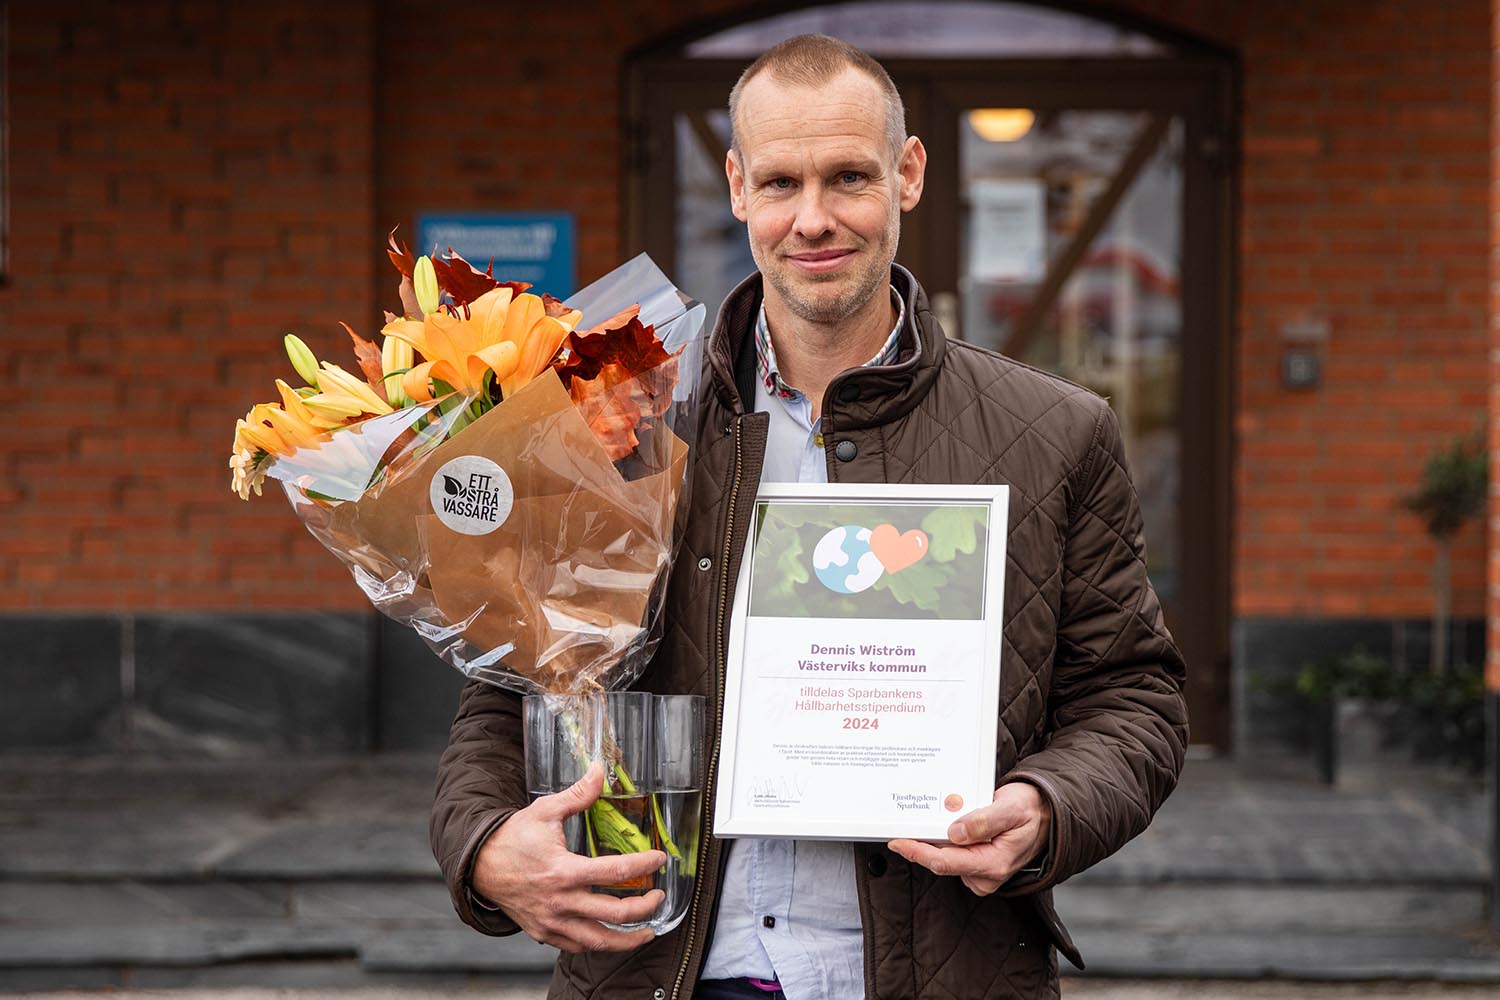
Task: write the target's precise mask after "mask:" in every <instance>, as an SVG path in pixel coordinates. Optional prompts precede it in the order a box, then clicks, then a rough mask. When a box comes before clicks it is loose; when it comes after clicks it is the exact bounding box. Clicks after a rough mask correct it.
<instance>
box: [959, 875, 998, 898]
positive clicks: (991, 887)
mask: <svg viewBox="0 0 1500 1000" xmlns="http://www.w3.org/2000/svg"><path fill="white" fill-rule="evenodd" d="M963 883H964V885H965V886H967V887H968V889H969V891H970V892H972V893H973V894H974V895H976V896H988V895H990V894H991V893H993V892H994V891H995V890H996V889H999V888H1000V886H1001V883H1000V882H997V881H996V880H994V879H992V878H981V877H979V876H977V875H965V876H964V877H963Z"/></svg>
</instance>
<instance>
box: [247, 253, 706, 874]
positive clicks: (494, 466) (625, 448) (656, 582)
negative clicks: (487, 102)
mask: <svg viewBox="0 0 1500 1000" xmlns="http://www.w3.org/2000/svg"><path fill="white" fill-rule="evenodd" d="M388 255H389V257H390V259H391V261H392V262H393V263H394V264H395V266H396V268H397V270H398V271H399V272H400V273H401V284H400V294H401V301H402V315H400V316H397V315H394V314H392V313H386V324H385V326H384V328H383V330H382V331H381V333H382V335H383V340H382V342H381V344H380V345H379V346H377V345H376V344H375V343H374V342H372V341H369V340H366V339H364V338H363V337H361V336H360V335H359V334H357V333H355V332H354V331H353V330H352V329H350V328H349V327H348V326H347V325H345V327H344V329H345V330H346V331H347V332H348V334H349V336H350V338H351V341H352V343H353V348H354V356H355V358H356V360H357V362H358V372H357V373H356V372H352V371H348V370H346V369H344V368H342V367H340V366H338V365H336V364H333V363H331V362H328V361H322V362H319V361H318V360H317V359H316V358H315V357H314V356H313V354H312V352H311V351H310V350H309V349H308V348H307V346H306V345H305V344H304V343H303V342H302V341H301V340H299V339H298V338H297V337H296V336H294V335H291V334H288V335H287V337H286V339H285V344H286V349H287V353H288V355H289V357H290V360H291V362H292V366H293V368H294V369H295V370H296V373H297V375H298V376H300V379H301V381H302V382H304V383H305V384H304V385H300V386H294V385H292V384H290V383H288V382H286V381H282V380H277V382H276V388H277V390H278V393H279V396H280V399H279V401H278V402H272V403H261V404H258V405H256V406H254V407H252V408H251V409H250V411H249V412H248V413H247V414H246V415H245V416H244V418H243V419H241V420H240V421H239V422H238V423H237V424H236V425H235V435H234V451H233V454H232V456H231V457H230V460H229V465H230V468H231V470H232V475H233V481H232V487H233V489H234V490H235V492H237V493H238V494H239V495H240V496H241V497H242V498H245V499H248V497H249V494H250V493H251V492H252V491H253V492H255V493H257V494H259V493H260V492H261V488H262V484H263V482H264V480H265V479H266V478H271V479H274V480H278V481H280V482H281V484H282V487H283V489H284V490H285V492H286V496H287V498H288V500H289V501H290V502H291V505H292V509H293V510H294V511H295V512H296V514H297V516H298V517H299V518H300V519H301V520H302V522H303V524H305V525H306V526H307V529H308V530H309V531H310V532H311V533H312V534H313V536H314V537H316V538H317V539H318V541H320V542H321V543H322V544H323V545H324V546H325V547H326V548H327V549H328V550H329V551H330V552H332V553H333V554H334V555H335V556H337V557H338V558H339V559H340V560H342V561H343V562H344V564H345V565H346V566H347V567H348V568H349V571H350V572H351V573H352V574H353V577H354V580H355V582H356V583H357V584H358V586H359V587H360V589H361V590H362V591H363V592H364V593H365V595H366V596H367V597H368V598H369V599H370V601H371V602H372V603H373V604H374V605H375V607H377V608H378V609H380V611H382V612H383V613H384V614H386V615H387V616H389V617H391V618H393V619H395V620H396V621H399V622H402V623H404V624H407V625H410V626H411V627H412V628H413V629H414V630H416V631H417V633H418V634H420V635H421V636H422V638H423V639H424V640H425V641H426V642H427V644H428V645H429V647H431V648H432V650H433V651H434V652H435V653H436V654H437V655H438V656H439V657H441V658H442V659H443V660H444V661H446V662H447V663H449V664H450V665H452V666H454V667H456V668H457V669H458V670H460V671H462V672H463V673H464V674H465V675H467V676H469V677H473V678H479V679H482V680H485V681H488V682H490V683H493V684H497V685H500V686H503V687H507V688H510V689H512V690H518V691H521V692H522V693H525V694H534V695H546V696H548V701H549V704H550V705H551V706H552V709H553V712H554V713H564V714H567V715H569V716H570V718H568V719H561V720H560V721H561V722H563V723H564V724H565V729H566V731H569V732H573V733H576V734H577V736H578V739H577V749H576V751H575V755H576V756H579V757H583V756H585V755H587V754H588V753H589V750H588V749H587V748H588V747H589V746H593V747H598V746H600V745H601V744H602V745H605V746H610V745H612V744H613V741H612V739H610V738H609V737H608V734H603V737H604V738H602V739H601V734H599V733H597V732H589V731H588V730H590V729H593V728H595V727H592V726H590V725H588V724H587V720H586V719H585V718H583V713H579V712H577V710H576V709H570V708H569V707H568V706H570V705H575V706H576V705H577V703H578V701H577V699H578V696H581V695H587V694H589V693H590V692H596V693H602V692H603V691H605V690H619V689H622V688H624V687H626V686H627V685H629V684H630V683H631V682H632V681H633V680H634V679H635V678H636V677H637V676H638V675H639V673H640V670H641V669H642V668H643V667H644V664H645V662H646V661H647V659H648V658H649V655H650V653H651V651H652V648H653V647H654V645H655V643H656V642H657V641H658V640H659V638H660V631H659V621H658V611H659V609H660V607H661V603H662V602H661V600H660V597H661V591H662V590H663V588H664V587H665V584H666V577H667V572H666V571H667V569H668V567H669V564H670V561H671V557H672V553H673V539H674V531H673V527H674V519H675V515H676V511H677V509H678V503H679V500H680V497H681V492H682V490H683V488H684V485H685V482H686V478H687V477H686V476H685V465H686V461H687V457H688V456H687V452H688V449H687V445H686V444H685V443H684V438H685V437H687V436H688V429H689V428H690V426H691V421H692V405H693V399H694V396H695V394H696V390H697V381H698V377H699V373H700V371H701V367H702V366H701V359H702V353H701V352H702V350H703V320H704V307H703V306H702V305H701V304H698V303H696V302H693V301H692V300H690V299H688V298H687V297H686V296H684V295H683V294H682V293H681V292H679V291H678V290H677V289H676V288H675V287H673V286H672V284H671V282H670V281H668V280H667V279H666V278H665V277H664V276H663V275H662V274H661V272H660V271H659V270H657V268H656V267H655V265H653V264H652V263H651V261H650V260H649V259H648V258H646V257H645V256H644V255H642V256H640V257H637V258H635V259H634V260H632V261H629V262H627V263H626V264H624V265H622V266H621V267H619V268H617V269H616V270H615V271H613V272H611V273H610V274H608V275H606V276H605V277H604V278H602V279H600V280H599V281H597V282H595V283H594V284H593V285H590V286H589V287H588V288H586V289H584V290H583V291H581V292H579V293H578V294H576V295H574V296H573V297H572V298H570V299H569V300H568V301H567V302H561V301H559V300H557V299H555V298H553V297H551V296H549V295H534V294H531V293H530V292H529V291H528V288H529V287H530V286H529V285H527V284H525V283H523V282H510V281H503V280H499V279H497V278H496V277H495V276H494V274H493V264H491V266H490V267H489V268H487V269H486V270H484V271H480V270H478V269H477V268H475V267H474V266H472V265H471V264H470V263H469V262H468V261H465V260H464V259H463V258H462V257H460V256H459V255H458V254H457V253H455V252H453V250H452V249H451V248H450V249H449V251H448V253H447V254H445V255H441V256H434V257H413V255H412V253H411V251H410V250H409V249H407V248H406V247H405V246H403V245H401V244H399V243H398V242H397V241H396V240H395V238H394V236H392V239H391V241H390V247H389V250H388ZM528 753H530V749H528ZM607 762H608V763H609V764H610V765H611V766H610V767H609V768H608V769H607V773H608V775H609V779H608V780H609V785H608V787H607V788H606V789H605V799H601V801H600V802H599V803H598V804H597V806H596V810H595V811H593V812H591V814H590V817H589V820H588V822H587V823H586V826H587V829H586V830H585V833H586V834H587V837H586V842H587V847H588V849H589V851H590V853H597V852H598V851H599V850H600V845H601V844H607V846H610V847H611V848H612V849H613V850H616V851H620V852H626V851H636V850H644V849H647V848H649V847H651V846H653V843H655V844H657V845H660V844H661V843H662V842H663V841H665V843H666V844H668V845H671V850H670V851H669V853H670V854H672V855H674V856H675V858H676V860H677V861H679V862H683V865H684V866H685V868H686V871H687V873H688V874H689V875H691V870H692V868H691V866H692V861H691V860H690V859H683V858H682V855H681V852H680V851H678V850H677V849H676V845H675V844H674V843H673V842H672V840H671V837H670V834H668V832H667V831H665V830H661V831H654V833H655V834H656V835H655V836H652V837H648V836H646V834H644V833H642V828H641V827H638V826H637V825H635V824H632V823H629V822H626V821H624V820H623V818H622V817H621V816H620V815H619V814H618V812H617V811H616V810H614V809H613V808H612V807H611V806H610V804H609V802H608V801H607V799H608V798H609V797H610V796H611V795H612V794H618V795H627V794H628V795H637V796H638V795H639V794H640V792H641V789H640V788H638V787H637V785H638V784H639V782H637V781H633V780H632V777H631V776H630V775H629V774H628V773H626V770H625V768H624V766H623V765H622V764H621V762H620V761H619V760H618V751H617V750H616V752H615V753H614V754H611V755H610V759H609V760H608V761H607Z"/></svg>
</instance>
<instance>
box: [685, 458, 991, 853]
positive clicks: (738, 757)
mask: <svg viewBox="0 0 1500 1000" xmlns="http://www.w3.org/2000/svg"><path fill="white" fill-rule="evenodd" d="M1008 503H1009V491H1008V488H1007V487H1004V486H890V485H884V484H868V485H867V484H847V483H840V484H831V485H817V486H809V485H793V484H764V485H762V486H761V488H760V495H759V497H758V499H757V501H756V508H755V518H754V521H753V523H752V526H751V532H750V538H749V541H748V542H747V544H746V550H745V557H744V560H743V563H742V566H741V570H740V576H739V584H738V589H737V591H736V594H735V604H734V610H733V618H732V620H731V625H730V639H729V662H728V663H727V665H726V680H725V695H724V727H723V731H722V734H721V742H720V754H719V756H720V767H719V775H718V783H717V787H716V789H715V795H716V799H715V811H714V832H715V833H716V834H718V835H719V836H723V837H751V836H775V837H797V838H800V839H835V840H886V839H889V838H893V837H911V838H917V839H925V840H941V839H944V838H945V837H946V835H947V830H948V826H949V825H950V824H951V823H952V822H953V820H954V819H956V818H958V817H959V816H961V815H963V814H964V813H967V812H969V811H971V810H973V809H976V808H978V807H980V806H982V805H985V804H986V803H988V802H989V801H990V800H991V798H992V797H993V794H994V789H995V733H996V726H997V722H998V716H999V707H998V700H999V691H1000V670H1001V637H1000V624H1001V610H1002V608H1003V606H1004V582H1005V536H1006V526H1007V509H1008Z"/></svg>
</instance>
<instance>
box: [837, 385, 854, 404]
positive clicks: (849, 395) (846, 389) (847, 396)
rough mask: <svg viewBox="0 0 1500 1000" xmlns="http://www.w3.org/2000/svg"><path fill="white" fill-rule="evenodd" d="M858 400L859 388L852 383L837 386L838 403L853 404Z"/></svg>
mask: <svg viewBox="0 0 1500 1000" xmlns="http://www.w3.org/2000/svg"><path fill="white" fill-rule="evenodd" d="M858 400H859V386H858V385H856V384H855V383H853V382H845V383H844V384H843V385H841V386H839V402H840V403H854V402H857V401H858Z"/></svg>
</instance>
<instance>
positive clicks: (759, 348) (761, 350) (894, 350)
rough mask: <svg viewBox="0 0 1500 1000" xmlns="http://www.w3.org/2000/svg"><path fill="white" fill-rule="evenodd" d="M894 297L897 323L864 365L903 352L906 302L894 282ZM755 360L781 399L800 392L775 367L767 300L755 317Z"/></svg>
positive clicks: (885, 362)
mask: <svg viewBox="0 0 1500 1000" xmlns="http://www.w3.org/2000/svg"><path fill="white" fill-rule="evenodd" d="M891 300H892V301H894V302H895V303H896V309H897V316H896V325H895V326H893V327H891V335H890V336H889V337H887V338H886V341H885V346H884V347H882V348H881V349H880V350H879V351H877V352H876V353H875V356H874V357H873V358H871V359H870V360H869V361H866V362H865V363H864V364H863V365H861V366H860V367H862V368H874V367H876V366H878V365H889V364H892V363H894V362H895V360H896V355H898V354H899V353H900V352H901V328H902V327H903V326H905V325H906V303H905V302H903V301H902V300H901V293H899V292H897V291H896V286H895V285H892V286H891ZM755 362H756V368H757V371H759V373H760V380H761V382H763V383H764V384H765V387H766V391H767V392H769V393H770V394H771V395H773V396H776V397H778V398H780V399H793V398H795V397H796V396H798V395H800V393H798V391H797V390H796V389H793V388H792V387H791V386H789V385H787V384H786V383H785V382H784V381H782V378H781V373H780V372H779V371H777V370H776V348H775V347H773V346H772V345H771V328H770V327H769V326H767V325H766V304H765V302H761V304H760V312H759V313H758V314H757V315H756V317H755Z"/></svg>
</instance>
